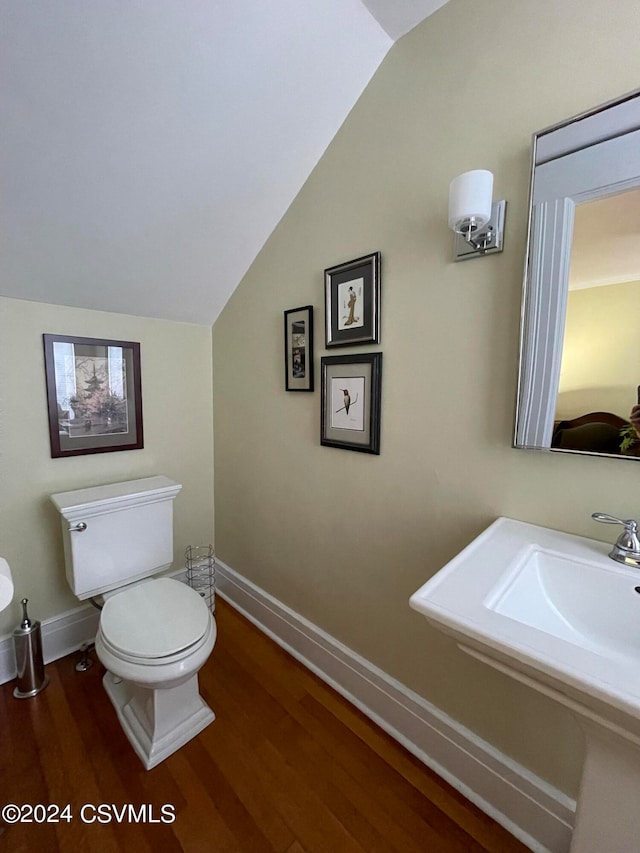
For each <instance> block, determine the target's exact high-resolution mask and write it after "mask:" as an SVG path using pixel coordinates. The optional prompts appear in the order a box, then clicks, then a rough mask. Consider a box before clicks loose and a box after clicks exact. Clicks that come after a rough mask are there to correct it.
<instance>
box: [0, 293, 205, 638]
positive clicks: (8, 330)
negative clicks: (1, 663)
mask: <svg viewBox="0 0 640 853" xmlns="http://www.w3.org/2000/svg"><path fill="white" fill-rule="evenodd" d="M43 332H52V333H54V334H67V335H80V336H82V337H100V338H114V339H119V340H127V341H139V343H140V346H141V372H142V396H143V418H144V444H145V446H144V449H143V450H131V451H123V452H116V453H99V454H95V455H88V456H80V457H76V458H66V459H52V458H51V453H50V448H49V429H48V420H47V408H46V396H45V377H44V358H43V347H42V334H43ZM211 372H212V371H211V329H210V328H209V327H205V326H197V325H191V324H187V323H171V322H167V321H164V320H148V319H142V318H138V317H129V316H124V315H121V314H107V313H102V312H99V311H85V310H81V309H77V308H62V307H59V306H54V305H45V304H41V303H36V302H23V301H20V300H17V299H4V298H0V554H2V555H3V556H5V557H6V558H7V559H8V561H9V563H10V565H11V569H12V572H13V577H14V582H15V600H14V602H13V604H12V605H11V607H9V608H7V610H5V611H4V612H3V613H2V614H0V634H2V633H6V632H8V631H9V630H11V629H12V628H13V627H14V626H15V625H16V624H17V619H18V614H19V609H20V608H19V604H18V603H17V602H18V600H19V599H20V598H22V597H23V596H26V597H27V598H29V600H30V611H31V614H32V617H33V618H39V619H46V618H48V617H51V616H55V615H57V614H60V613H62V612H64V611H67V610H70V609H72V608H75V607H78V606H79V602H78V600H77V599H76V598H75V597H74V596H73V595H72V593H71V591H70V589H69V588H68V586H67V583H66V579H65V573H64V561H63V554H62V537H61V532H60V520H59V515H58V513H57V512H56V510H55V509H54V507H53V505H52V504H50V502H49V500H48V495H50V494H52V493H54V492H60V491H67V490H69V489H77V488H83V487H85V486H93V485H99V484H101V483H114V482H117V481H119V480H131V479H136V478H138V477H147V476H152V475H154V474H165V475H167V476H168V477H171V478H173V479H175V480H177V481H178V482H180V483H182V484H183V489H182V492H181V493H180V495H179V497H178V498H177V500H176V502H175V527H174V534H175V536H174V544H175V560H176V566H181V565H182V564H183V562H184V560H183V557H182V554H183V553H184V549H185V547H186V545H188V544H197V543H199V542H209V541H210V540H211V537H212V535H213V529H212V528H213V521H212V519H213V446H212V410H211Z"/></svg>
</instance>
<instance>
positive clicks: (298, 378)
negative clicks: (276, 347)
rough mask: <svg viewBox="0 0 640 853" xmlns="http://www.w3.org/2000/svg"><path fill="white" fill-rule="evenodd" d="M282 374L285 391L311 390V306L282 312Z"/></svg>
mask: <svg viewBox="0 0 640 853" xmlns="http://www.w3.org/2000/svg"><path fill="white" fill-rule="evenodd" d="M284 375H285V388H286V389H287V391H313V307H312V306H311V305H305V306H304V308H292V309H291V310H290V311H285V312H284Z"/></svg>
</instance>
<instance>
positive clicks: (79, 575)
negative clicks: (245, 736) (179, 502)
mask: <svg viewBox="0 0 640 853" xmlns="http://www.w3.org/2000/svg"><path fill="white" fill-rule="evenodd" d="M180 489H181V486H180V485H179V484H177V483H173V482H172V481H171V480H168V479H167V478H166V477H150V478H146V479H144V480H135V481H130V482H126V483H116V484H112V485H109V486H99V487H95V488H91V489H81V490H78V491H75V492H66V493H61V494H57V495H52V496H51V499H52V501H53V503H54V504H55V505H56V507H57V508H58V510H59V511H60V513H61V515H62V517H63V538H64V545H65V564H66V569H67V578H68V579H69V582H70V585H71V587H72V589H73V591H74V592H75V594H76V595H77V596H78V597H79V598H81V599H85V598H92V599H94V598H95V597H96V596H101V597H103V599H104V604H103V606H102V608H101V613H100V624H99V627H98V632H97V635H96V640H95V645H96V654H97V656H98V658H99V660H100V661H101V662H102V664H103V665H104V667H105V669H106V670H107V672H106V674H105V676H104V678H103V685H104V688H105V690H106V692H107V695H108V696H109V698H110V700H111V702H112V704H113V706H114V708H115V711H116V713H117V715H118V719H119V721H120V724H121V726H122V729H123V731H124V733H125V735H126V736H127V738H128V739H129V742H130V743H131V745H132V746H133V748H134V750H135V752H136V753H137V755H138V757H139V758H140V760H141V761H142V763H143V764H144V766H145V767H146V768H147V770H150V769H151V768H152V767H155V766H156V764H159V763H160V762H161V761H163V760H164V759H165V758H167V757H168V756H169V755H171V754H172V753H173V752H175V751H176V750H177V749H179V748H180V747H181V746H183V745H184V744H185V743H187V741H189V740H191V738H193V737H195V736H196V735H197V734H199V733H200V732H201V731H202V729H204V728H205V726H208V725H209V723H211V722H213V720H214V719H215V715H214V713H213V711H212V710H211V709H210V708H209V706H208V705H207V704H206V703H205V702H204V700H203V699H202V697H201V696H200V693H199V689H198V672H199V670H200V669H201V668H202V666H203V665H204V664H205V662H206V661H207V659H208V657H209V655H210V654H211V651H212V650H213V646H214V644H215V641H216V624H215V620H214V618H213V616H212V614H211V612H210V610H209V608H208V607H207V605H206V603H205V601H204V599H203V598H201V597H200V595H198V593H197V592H195V591H194V590H193V589H191V588H190V587H188V586H186V585H185V584H183V583H181V582H179V581H177V580H174V579H173V578H168V577H159V578H158V577H153V576H154V575H156V574H158V573H159V572H161V571H163V570H166V569H167V568H169V567H170V566H171V562H172V559H173V530H172V520H173V509H172V504H173V500H174V499H175V497H176V495H177V494H178V492H179V491H180Z"/></svg>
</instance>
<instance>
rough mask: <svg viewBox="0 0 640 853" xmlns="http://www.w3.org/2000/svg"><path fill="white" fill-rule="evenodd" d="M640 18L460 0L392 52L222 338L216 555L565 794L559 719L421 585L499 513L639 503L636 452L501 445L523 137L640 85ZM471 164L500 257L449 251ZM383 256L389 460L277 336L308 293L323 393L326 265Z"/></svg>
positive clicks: (620, 510) (525, 173)
mask: <svg viewBox="0 0 640 853" xmlns="http://www.w3.org/2000/svg"><path fill="white" fill-rule="evenodd" d="M638 32H640V4H638V3H637V0H615V2H613V4H610V5H609V6H608V7H607V8H606V10H605V8H604V7H603V6H602V4H601V2H599V0H598V2H595V0H540V2H538V3H524V2H515V3H514V2H513V0H490V1H489V2H487V3H485V4H484V5H483V6H482V7H481V8H480V7H475V6H473V5H472V4H470V3H469V2H468V0H451V2H450V3H448V4H447V5H446V6H445V7H443V8H442V9H441V10H439V11H438V12H437V13H436V14H435V15H434V16H433V17H432V18H430V19H428V20H427V21H426V22H424V23H423V24H422V25H421V26H420V27H418V28H417V29H416V30H414V31H413V32H411V33H410V34H409V35H408V36H407V37H405V38H404V39H402V40H401V41H400V42H399V43H398V44H397V45H396V46H395V47H394V48H393V49H392V50H391V52H390V54H389V55H388V57H387V58H386V59H385V61H384V63H383V64H382V66H381V68H380V69H379V71H378V73H377V74H376V76H375V77H374V79H373V81H372V82H371V84H370V85H369V87H368V88H367V90H366V91H365V93H364V94H363V96H362V97H361V99H360V101H359V102H358V104H357V105H356V107H355V108H354V109H353V111H352V113H351V115H350V116H349V118H348V119H347V121H346V122H345V124H344V126H343V127H342V129H341V130H340V132H339V133H338V135H337V137H336V138H335V139H334V141H333V143H332V145H331V146H330V147H329V149H328V151H327V152H326V154H325V156H324V157H323V159H322V160H321V162H320V163H319V165H318V166H317V168H316V169H315V171H314V172H313V174H312V175H311V177H310V178H309V180H308V181H307V183H306V185H305V186H304V188H303V189H302V191H301V192H300V194H299V196H298V197H297V199H296V200H295V202H294V203H293V204H292V206H291V208H290V209H289V211H288V213H287V214H286V216H285V217H284V219H283V220H282V221H281V223H280V225H279V227H278V228H277V230H276V231H275V232H274V234H273V235H272V237H271V238H270V240H269V241H268V242H267V244H266V245H265V247H264V249H263V250H262V252H261V253H260V255H259V256H258V258H257V260H256V261H255V263H254V264H253V266H252V268H251V269H250V270H249V272H248V274H247V275H246V277H245V279H244V280H243V282H242V283H241V285H240V287H239V288H238V290H237V291H236V292H235V294H234V296H233V297H232V299H231V300H230V302H229V303H228V305H227V307H226V308H225V310H224V312H223V314H222V315H221V316H220V318H219V320H218V321H217V323H216V325H215V327H214V335H213V347H214V424H215V436H216V443H215V490H216V531H217V542H216V544H217V551H218V554H219V556H220V557H221V558H222V559H223V560H224V561H226V562H227V563H228V564H229V565H231V566H232V567H233V568H234V569H236V570H237V571H239V572H241V573H242V574H244V575H246V576H248V577H249V578H251V579H252V580H253V581H254V582H256V583H257V584H259V585H260V586H262V587H264V588H265V589H266V590H268V591H269V592H270V593H272V594H273V595H275V596H276V597H278V598H279V599H281V600H282V601H283V602H285V603H286V604H287V605H289V606H291V607H292V608H293V609H294V610H296V611H298V612H299V613H301V614H303V615H304V616H305V617H307V618H309V619H311V620H312V621H313V622H315V623H316V624H317V625H319V626H320V627H322V628H323V629H324V630H326V631H328V632H329V633H330V634H332V635H333V636H334V637H336V638H338V639H339V640H341V641H343V642H344V643H346V644H347V645H348V646H350V647H351V648H353V649H355V650H356V651H357V652H359V653H360V654H362V655H364V656H365V657H366V658H368V659H369V660H371V661H372V662H374V663H375V664H377V665H378V666H380V667H382V668H383V669H384V670H386V671H387V672H388V673H390V674H391V675H392V676H395V677H396V678H398V679H399V680H400V681H402V682H404V683H405V684H407V685H408V686H409V687H411V688H413V689H414V690H416V691H418V692H419V693H420V694H422V695H423V696H424V697H426V698H427V699H429V700H430V701H432V702H434V703H435V704H436V705H438V706H440V707H441V708H442V709H444V710H445V711H446V712H448V713H449V714H451V715H452V716H453V717H455V718H457V719H458V720H460V721H461V722H462V723H464V724H466V725H468V726H469V727H470V728H472V729H473V730H474V731H476V732H477V733H478V734H479V735H481V736H482V737H484V738H486V739H488V740H490V741H491V742H493V743H494V744H495V745H496V746H497V747H498V748H500V749H502V750H504V751H505V752H507V753H508V754H510V755H512V756H513V757H515V758H516V759H517V760H519V761H521V762H523V763H524V764H525V765H527V766H528V767H530V768H531V769H532V770H533V771H534V772H536V773H538V774H539V775H541V776H543V777H544V778H546V779H548V780H550V781H551V782H553V783H555V784H556V785H558V786H559V787H560V788H562V789H563V790H565V791H566V792H568V793H570V794H575V793H576V790H577V781H578V777H579V773H580V769H581V761H582V737H581V734H580V732H579V731H578V729H577V727H576V725H575V723H574V721H573V719H572V718H571V717H570V715H569V714H568V712H567V713H566V712H564V711H563V710H561V709H559V708H557V707H555V706H554V705H553V704H552V703H551V702H549V701H547V700H545V699H543V698H542V697H540V696H538V695H536V694H534V693H533V692H531V691H529V690H528V689H526V688H525V687H523V686H519V685H516V684H514V683H512V682H511V681H509V680H508V679H507V678H506V677H503V676H501V675H500V674H498V673H496V672H493V671H491V670H489V669H488V668H485V667H483V666H482V665H481V664H479V663H477V662H476V661H473V660H471V659H469V658H467V657H466V656H465V655H464V654H463V653H462V652H461V651H459V650H458V649H457V647H456V646H455V644H454V643H453V642H452V641H450V640H449V639H447V638H445V637H444V636H442V635H440V634H439V633H438V632H436V631H435V630H432V629H431V628H430V627H429V626H428V625H427V623H426V621H425V620H424V619H423V618H421V617H420V616H419V615H418V614H416V613H415V612H413V611H411V610H410V609H409V605H408V599H409V596H410V595H411V593H412V592H414V591H415V590H416V589H417V588H418V587H419V586H420V585H421V584H422V583H424V581H426V580H427V578H429V577H430V576H431V575H432V574H433V573H434V572H435V571H437V570H438V569H439V568H440V567H441V566H442V565H443V564H444V563H445V562H446V561H447V560H449V559H450V558H451V557H453V556H454V554H456V553H457V552H458V551H459V550H460V549H461V547H462V546H464V545H466V544H467V543H468V542H469V541H470V540H471V539H472V538H473V537H474V536H475V535H476V534H478V533H479V532H480V531H481V530H482V529H483V528H484V527H485V526H487V525H488V524H489V523H490V522H491V521H492V520H493V519H495V518H496V517H497V516H500V515H506V516H511V517H514V518H518V519H524V520H527V521H531V522H534V523H539V524H542V525H548V526H550V527H556V528H560V529H564V530H567V531H571V532H575V533H579V534H585V535H590V536H594V537H598V538H602V537H606V536H607V534H608V531H606V530H603V529H602V528H601V527H599V526H598V525H596V524H594V523H593V522H592V521H591V520H590V513H591V512H592V511H594V510H603V511H607V512H612V513H614V514H621V515H623V516H625V517H627V516H629V515H630V514H631V515H633V514H634V513H635V512H637V511H638V501H637V479H638V469H637V467H635V466H634V464H633V463H631V462H622V461H620V460H610V459H597V458H596V459H594V458H583V457H576V456H571V455H568V456H562V455H558V454H545V453H539V452H533V451H522V450H514V449H512V448H511V437H512V429H513V411H514V401H515V392H516V378H517V360H518V332H519V314H520V299H521V281H522V270H523V264H524V252H525V239H526V223H527V195H528V184H529V162H530V143H531V134H532V133H533V132H534V131H536V130H538V129H541V128H544V127H546V126H548V125H550V124H552V123H554V122H557V121H560V120H561V119H563V118H565V117H567V116H570V115H574V114H575V113H577V112H580V111H582V110H584V109H587V108H589V107H591V106H594V105H596V104H599V103H602V102H604V101H606V100H609V99H611V98H613V97H615V96H617V95H620V94H622V93H624V92H627V91H629V90H631V89H632V88H634V87H635V86H637V85H638V80H640V53H639V52H638V50H637V34H638ZM620 57H624V61H620ZM480 167H481V168H487V169H491V170H492V171H493V172H494V174H495V197H496V198H501V197H505V198H507V199H508V210H507V223H506V241H505V251H504V253H503V254H501V255H498V256H494V257H490V258H486V259H481V260H473V261H468V262H465V263H460V264H454V263H452V262H451V251H452V235H451V233H450V232H448V231H447V197H448V186H449V182H450V180H451V179H452V178H453V177H455V176H456V175H458V174H459V173H460V172H463V171H465V170H467V169H472V168H480ZM375 250H380V251H381V252H382V259H383V273H382V280H383V297H382V344H381V346H380V347H379V349H380V350H382V351H383V352H384V368H383V392H382V393H383V409H382V451H381V455H380V456H379V457H375V456H368V455H365V454H360V453H353V452H348V451H343V450H337V449H333V448H324V447H321V446H320V444H319V422H320V394H319V392H318V391H316V393H314V394H303V393H296V394H293V393H286V392H285V391H284V364H283V342H282V337H283V333H282V325H283V317H282V312H283V311H284V310H285V309H289V308H295V307H297V306H300V305H306V304H309V303H310V304H313V305H314V306H315V308H316V324H315V330H316V336H317V341H318V343H317V346H316V358H317V364H316V381H317V384H318V386H319V367H320V365H319V358H320V356H321V355H322V354H324V353H325V350H324V348H323V341H324V337H323V314H324V312H323V269H324V268H325V267H328V266H331V265H333V264H336V263H339V262H341V261H347V260H349V259H352V258H355V257H358V256H359V255H363V254H366V253H368V252H371V251H375ZM373 349H377V348H375V347H374V348H373ZM338 352H343V353H345V354H346V353H350V352H353V350H352V349H344V350H334V351H332V354H337V353H338ZM463 594H464V590H461V595H463Z"/></svg>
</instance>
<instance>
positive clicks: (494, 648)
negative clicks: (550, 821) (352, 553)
mask: <svg viewBox="0 0 640 853" xmlns="http://www.w3.org/2000/svg"><path fill="white" fill-rule="evenodd" d="M610 550H611V545H607V544H604V543H602V542H597V541H595V540H591V539H585V538H583V537H580V536H572V535H570V534H568V533H561V532H559V531H556V530H549V529H547V528H544V527H538V526H536V525H533V524H525V523H523V522H520V521H514V520H512V519H508V518H499V519H498V520H497V521H496V522H494V523H493V524H492V525H491V526H490V527H489V528H487V530H485V531H484V532H483V533H482V534H480V536H478V538H477V539H475V540H474V541H473V542H472V543H471V544H470V545H469V546H468V547H467V548H465V549H464V550H463V551H462V552H461V553H460V554H458V556H457V557H455V558H454V559H453V560H452V561H451V562H450V563H448V564H447V565H446V566H445V567H444V568H443V569H441V571H439V572H438V573H437V574H436V575H435V576H434V577H433V578H431V580H429V581H428V582H427V583H426V584H425V585H424V586H422V587H421V588H420V589H419V590H418V591H417V592H416V593H414V595H413V596H412V597H411V600H410V604H411V606H412V607H413V608H414V609H415V610H417V611H419V612H420V613H422V614H424V616H425V617H426V618H427V619H428V620H429V622H431V623H432V624H433V625H435V626H436V627H438V628H440V629H441V630H442V631H444V632H446V633H447V634H450V635H451V636H453V637H454V638H455V639H456V641H457V642H458V645H459V646H460V647H461V648H462V649H463V650H464V651H465V652H468V653H469V654H470V655H473V656H474V657H476V658H478V659H479V660H481V661H483V662H484V663H486V664H489V665H490V666H492V667H494V668H495V669H498V670H500V671H501V672H504V673H506V674H507V675H509V676H511V677H512V678H515V679H517V680H518V681H521V682H523V683H525V684H528V685H529V686H531V687H533V688H534V689H536V690H538V691H539V692H541V693H544V694H545V695H546V696H549V697H551V698H552V699H555V700H556V701H558V702H560V703H562V704H563V705H565V706H566V707H568V708H569V709H570V710H571V711H572V712H573V713H574V715H575V716H576V717H577V719H578V721H579V723H580V725H581V726H582V729H583V731H584V733H585V736H586V744H587V753H586V760H585V764H584V769H583V773H582V781H581V786H580V793H579V797H578V806H577V812H576V822H575V827H574V831H573V837H572V842H571V853H632V851H639V850H640V570H638V569H636V568H629V567H626V566H622V565H620V564H618V563H616V562H614V561H613V560H612V559H610V558H609V556H608V552H609V551H610Z"/></svg>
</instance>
